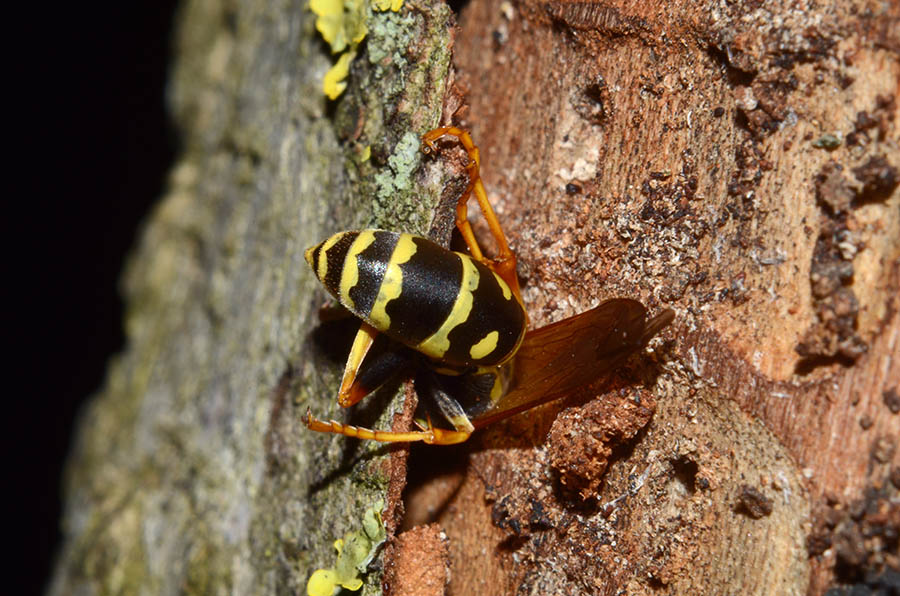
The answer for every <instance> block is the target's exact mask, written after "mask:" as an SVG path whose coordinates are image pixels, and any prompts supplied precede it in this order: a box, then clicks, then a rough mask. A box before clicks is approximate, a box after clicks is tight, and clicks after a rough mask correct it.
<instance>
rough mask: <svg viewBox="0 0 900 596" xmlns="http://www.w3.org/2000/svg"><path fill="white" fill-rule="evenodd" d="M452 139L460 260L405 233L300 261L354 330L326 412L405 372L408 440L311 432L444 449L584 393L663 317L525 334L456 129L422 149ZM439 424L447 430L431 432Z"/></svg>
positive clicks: (515, 292) (507, 258)
mask: <svg viewBox="0 0 900 596" xmlns="http://www.w3.org/2000/svg"><path fill="white" fill-rule="evenodd" d="M444 136H451V137H455V138H456V139H458V140H459V142H460V143H461V144H462V146H463V148H464V149H465V150H466V152H467V154H468V164H467V165H466V169H467V172H468V177H469V181H468V185H467V188H466V190H465V191H464V192H463V193H462V195H461V196H460V198H459V201H458V202H457V205H456V227H457V228H458V229H459V232H460V233H461V235H462V238H463V240H464V241H465V243H466V245H467V246H468V249H469V254H463V253H458V252H452V251H450V250H447V249H445V248H443V247H441V246H439V245H437V244H435V243H434V242H432V241H430V240H428V239H426V238H421V237H418V236H413V235H410V234H404V233H398V232H387V231H384V230H359V231H352V232H341V233H338V234H335V235H334V236H332V237H330V238H328V239H327V240H325V241H324V242H322V243H320V244H319V245H317V246H314V247H312V248H310V249H309V250H307V251H306V260H307V262H308V263H309V264H310V266H311V267H312V268H313V271H314V272H315V274H316V276H317V277H318V279H319V280H320V281H321V282H322V284H323V285H324V286H325V287H326V289H328V291H329V292H331V294H332V295H334V297H335V298H337V299H338V301H339V302H340V303H341V305H342V306H343V307H344V308H346V309H347V310H349V311H350V312H351V313H352V314H354V315H355V316H357V317H358V318H360V319H362V321H363V322H362V325H361V326H360V329H359V332H358V333H357V335H356V338H355V340H354V342H353V347H352V348H351V349H350V355H349V357H348V359H347V364H346V367H345V369H344V375H343V379H342V382H341V387H340V390H339V392H338V403H339V404H340V405H341V406H343V407H349V406H352V405H353V404H355V403H357V402H359V401H360V400H361V399H363V398H364V397H365V396H366V395H368V394H369V393H371V392H372V391H374V390H375V389H377V388H378V387H379V386H381V385H382V384H383V383H384V382H385V381H387V380H388V379H389V378H390V377H392V376H394V375H395V374H396V373H398V372H400V371H402V370H406V369H408V368H409V367H414V368H415V370H416V374H415V387H416V392H417V393H418V394H419V396H420V398H421V399H420V406H424V409H425V410H426V412H427V413H426V414H425V415H424V416H421V417H420V416H418V415H417V419H416V424H417V425H418V426H419V429H418V430H414V431H409V432H392V431H383V430H371V429H367V428H359V427H356V426H350V425H347V424H341V423H340V422H336V421H334V420H332V421H328V422H325V421H322V420H319V419H317V418H315V417H313V416H312V414H311V413H310V412H309V411H307V413H306V417H305V423H306V425H307V427H308V428H310V429H311V430H315V431H319V432H329V433H338V434H343V435H347V436H351V437H359V438H362V439H374V440H376V441H424V442H426V443H433V444H441V445H449V444H453V443H460V442H462V441H465V440H466V439H468V438H469V436H470V435H471V434H472V432H473V431H475V430H476V429H478V428H481V427H483V426H486V425H488V424H491V423H492V422H496V421H498V420H502V419H504V418H507V417H509V416H512V415H514V414H517V413H519V412H522V411H525V410H528V409H530V408H533V407H535V406H537V405H539V404H542V403H545V402H547V401H551V400H554V399H557V398H560V397H563V396H566V395H568V394H570V393H572V392H574V391H575V390H577V389H579V388H582V387H585V386H587V385H590V384H591V383H593V382H594V381H596V380H597V379H598V378H600V377H601V376H602V375H604V374H605V373H607V372H609V371H610V370H611V369H613V368H614V367H615V366H617V365H618V364H619V363H620V362H621V361H622V360H623V359H624V358H626V357H627V356H628V355H630V354H631V353H633V352H634V351H636V350H638V349H640V348H641V347H642V346H644V345H645V344H646V343H647V342H648V341H649V340H650V339H651V338H652V337H653V336H654V335H656V333H658V332H659V331H660V330H661V329H662V328H664V327H665V326H666V325H668V324H669V323H670V322H671V321H672V319H673V318H674V313H673V312H672V311H671V310H665V311H663V312H661V313H660V314H658V315H656V316H655V317H653V318H650V319H648V318H647V311H646V309H645V308H644V306H643V305H642V304H641V303H640V302H637V301H635V300H629V299H624V298H617V299H613V300H607V301H606V302H603V303H602V304H600V305H599V306H597V307H596V308H593V309H591V310H589V311H587V312H584V313H581V314H579V315H576V316H574V317H570V318H568V319H565V320H562V321H559V322H557V323H553V324H551V325H547V326H546V327H542V328H540V329H537V330H532V331H527V332H526V327H527V324H528V318H527V315H526V313H525V308H524V306H523V303H522V297H521V293H520V290H519V282H518V278H517V276H516V256H515V254H514V253H513V251H512V250H511V249H510V248H509V244H508V243H507V241H506V237H505V235H504V234H503V230H502V229H501V228H500V223H499V221H498V220H497V216H496V215H495V214H494V210H493V209H492V208H491V205H490V202H489V201H488V198H487V192H486V191H485V189H484V185H483V184H482V182H481V176H480V174H479V168H480V157H479V152H478V148H477V147H476V146H475V144H474V143H473V142H472V138H471V136H470V135H469V133H468V132H467V131H465V130H462V129H460V128H456V127H446V128H438V129H435V130H432V131H430V132H428V133H427V134H426V135H425V136H424V137H423V138H422V141H423V144H424V146H423V150H424V151H425V152H426V153H436V152H437V147H436V145H435V142H436V141H437V140H438V139H440V138H442V137H444ZM472 194H474V195H475V198H476V200H477V201H478V206H479V208H480V209H481V212H482V214H483V215H484V218H485V220H486V221H487V224H488V227H489V228H490V231H491V235H492V236H493V237H494V240H495V242H496V244H497V248H498V256H497V257H496V258H494V259H489V258H487V257H485V256H484V254H483V253H482V251H481V248H480V246H479V245H478V242H477V240H476V239H475V235H474V233H473V232H472V227H471V225H470V224H469V220H468V217H467V204H468V201H469V198H470V197H471V195H472ZM431 414H435V415H436V416H437V415H439V416H440V417H442V418H443V419H444V420H446V421H447V422H448V423H449V424H450V425H451V426H452V427H453V429H452V430H451V429H446V428H441V427H438V426H434V425H433V424H432V418H431Z"/></svg>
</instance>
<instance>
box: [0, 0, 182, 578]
mask: <svg viewBox="0 0 900 596" xmlns="http://www.w3.org/2000/svg"><path fill="white" fill-rule="evenodd" d="M41 7H42V8H31V9H28V10H31V11H34V12H32V13H31V14H19V15H8V18H7V20H6V28H7V31H8V32H9V33H11V35H7V36H5V38H6V44H7V45H8V46H9V48H8V51H7V53H6V56H5V60H4V62H5V63H6V64H7V67H8V68H10V69H11V71H12V72H11V74H12V75H13V76H12V77H11V81H12V84H10V85H9V86H8V87H7V88H6V93H5V95H6V97H7V99H11V100H12V103H13V105H14V108H13V110H10V111H9V112H8V116H7V117H8V118H9V119H10V120H9V121H7V122H6V124H7V127H5V128H6V131H5V132H6V134H4V135H3V138H4V142H5V144H6V146H7V147H6V148H7V151H8V152H11V153H12V154H13V157H12V158H11V159H9V160H8V161H6V167H4V171H5V173H6V176H7V180H9V181H12V184H11V185H9V186H11V187H12V192H8V193H7V195H6V197H5V201H4V203H5V206H6V210H5V213H4V217H3V221H4V224H5V225H4V226H3V227H4V229H6V234H4V235H3V238H4V241H5V242H4V244H6V245H7V246H6V250H5V253H6V254H5V255H4V256H5V258H4V262H5V264H6V266H5V267H4V269H5V270H6V271H7V273H6V275H4V276H3V277H4V282H5V284H4V285H5V291H4V295H5V297H6V299H5V300H4V303H6V308H5V309H4V310H5V312H6V314H7V317H8V324H7V325H6V326H5V329H4V332H5V333H4V335H5V342H4V344H5V346H6V350H5V351H6V352H7V353H8V354H9V355H10V356H11V359H9V360H6V361H5V363H4V364H5V366H4V370H6V373H7V375H9V376H10V377H11V378H12V379H13V381H14V382H13V383H12V388H11V390H9V392H8V393H7V395H6V399H5V400H4V402H5V404H7V406H8V407H11V408H12V411H11V412H10V411H7V412H6V414H5V416H3V418H4V419H5V422H6V424H7V425H8V427H9V429H8V430H7V431H6V432H4V433H3V436H4V439H5V440H6V442H7V443H8V444H7V445H6V446H5V449H4V450H3V452H4V454H5V455H6V457H7V459H8V461H9V462H11V464H12V465H11V466H10V467H9V468H8V470H7V475H6V477H5V479H4V482H3V486H4V487H5V492H6V493H7V494H8V495H12V497H13V505H12V507H11V508H10V509H8V510H7V511H6V512H5V513H6V515H8V516H9V517H10V518H11V519H12V521H13V523H12V527H13V530H14V531H13V533H12V535H11V536H10V535H9V534H8V535H7V536H8V539H7V540H6V543H7V544H8V545H9V546H11V548H12V551H13V560H12V561H9V562H8V564H7V566H6V568H7V569H8V570H10V571H11V572H12V574H11V575H12V577H13V583H12V588H10V587H9V585H8V584H7V588H6V589H4V592H5V593H9V594H39V593H41V592H43V590H44V588H45V586H46V582H47V580H48V579H49V576H50V570H51V567H52V562H53V558H54V556H55V553H56V549H57V548H58V542H59V539H60V533H59V528H60V504H61V501H60V497H61V493H60V490H61V484H60V480H61V473H62V466H63V463H64V459H65V457H66V454H67V453H68V451H69V448H70V445H71V442H72V440H73V425H74V423H75V420H76V417H77V415H78V413H79V411H80V408H81V407H82V406H83V405H84V404H85V403H86V400H87V399H88V398H89V397H90V396H91V395H92V394H93V393H95V392H96V391H98V390H99V389H100V388H101V386H102V383H103V380H104V376H105V370H106V364H107V361H108V359H109V357H110V356H111V355H113V354H115V353H116V352H118V351H120V350H122V348H123V346H124V336H123V332H122V302H121V298H120V295H119V292H118V287H117V284H118V279H119V277H120V273H121V270H122V266H123V264H124V261H125V258H126V256H127V255H128V253H129V251H131V250H132V247H133V246H134V245H135V241H136V238H137V236H138V234H139V230H140V226H141V222H142V220H143V219H144V218H145V217H146V216H147V214H148V213H149V211H150V209H151V208H152V206H153V204H154V203H155V202H156V200H157V199H158V197H159V196H160V195H161V193H162V192H163V191H164V189H165V181H166V175H167V171H168V169H169V167H170V166H171V164H172V162H173V159H174V156H175V154H176V152H177V139H176V138H175V135H174V133H173V131H172V126H171V123H170V121H169V119H168V117H167V115H166V111H165V85H166V76H167V68H168V63H169V60H170V53H171V52H170V49H171V48H170V45H171V43H170V42H171V38H172V26H173V23H174V20H175V14H176V13H175V2H174V1H173V0H161V1H145V0H139V1H136V2H99V3H90V2H88V3H51V4H48V5H43V4H42V5H41ZM38 10H40V11H41V12H37V11H38ZM10 149H11V151H10ZM9 538H11V540H10V539H9Z"/></svg>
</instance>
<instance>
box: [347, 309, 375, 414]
mask: <svg viewBox="0 0 900 596" xmlns="http://www.w3.org/2000/svg"><path fill="white" fill-rule="evenodd" d="M377 336H378V331H377V330H376V329H375V328H374V327H372V326H371V325H369V324H368V323H363V324H362V325H360V327H359V331H358V332H357V333H356V338H355V339H354V340H353V347H352V348H350V355H349V356H347V364H346V365H345V366H344V376H343V377H342V378H341V389H340V391H339V392H338V403H339V404H340V405H341V407H342V408H349V407H350V406H352V405H353V404H355V403H357V402H359V400H361V399H362V398H364V397H365V396H367V395H368V394H369V393H370V392H371V390H364V389H363V387H362V385H361V384H360V383H357V382H356V375H357V373H359V368H360V366H362V362H363V359H364V358H365V357H366V354H368V353H369V348H371V347H372V343H373V342H374V341H375V338H376V337H377Z"/></svg>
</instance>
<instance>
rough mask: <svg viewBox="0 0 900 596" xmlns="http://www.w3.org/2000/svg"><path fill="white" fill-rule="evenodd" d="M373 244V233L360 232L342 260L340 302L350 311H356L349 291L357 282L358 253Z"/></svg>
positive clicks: (369, 231)
mask: <svg viewBox="0 0 900 596" xmlns="http://www.w3.org/2000/svg"><path fill="white" fill-rule="evenodd" d="M373 242H375V232H373V231H372V230H362V231H361V232H360V233H359V236H357V237H356V240H354V241H353V244H351V245H350V248H349V249H348V250H347V256H346V257H345V258H344V267H343V270H342V271H341V288H340V293H341V300H342V301H343V303H344V306H346V307H347V308H349V309H350V310H352V311H355V310H356V304H354V303H353V298H351V297H350V290H352V289H353V287H354V286H356V283H357V282H358V281H359V264H358V262H357V257H358V256H359V253H361V252H362V251H364V250H366V249H367V248H369V246H370V245H371V244H372V243H373Z"/></svg>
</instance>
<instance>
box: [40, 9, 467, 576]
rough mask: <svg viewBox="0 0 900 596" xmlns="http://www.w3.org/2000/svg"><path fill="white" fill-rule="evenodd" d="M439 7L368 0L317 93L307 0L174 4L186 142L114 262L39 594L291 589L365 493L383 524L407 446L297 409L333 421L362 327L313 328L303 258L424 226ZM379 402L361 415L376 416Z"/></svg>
mask: <svg viewBox="0 0 900 596" xmlns="http://www.w3.org/2000/svg"><path fill="white" fill-rule="evenodd" d="M452 21H453V16H452V13H451V11H450V10H449V8H447V7H446V6H445V5H443V4H440V3H434V2H432V3H429V2H425V3H419V4H418V5H417V8H416V9H415V10H405V11H402V12H399V13H394V12H390V11H386V12H380V13H378V14H376V15H375V16H374V18H373V20H372V21H371V22H370V23H369V33H368V43H369V44H370V48H369V50H366V49H363V50H362V51H361V52H360V53H359V54H358V56H357V60H356V61H355V62H354V64H353V74H352V77H353V79H354V82H355V85H354V86H353V87H351V88H350V89H348V91H347V93H345V95H344V96H343V97H342V98H341V99H340V100H339V101H337V102H335V103H327V102H326V100H325V96H324V94H323V93H322V77H323V75H324V74H325V71H326V70H327V68H328V67H329V66H330V64H331V63H332V60H333V58H332V57H331V56H329V55H328V53H327V46H325V44H324V43H323V42H322V40H321V38H320V36H319V35H318V33H317V32H316V30H315V17H314V15H312V14H311V13H310V12H309V11H308V6H307V3H306V2H292V1H283V2H282V1H275V2H243V3H236V2H224V3H223V2H214V1H209V0H192V1H189V2H186V3H185V4H184V6H182V8H181V14H180V16H179V23H180V29H179V31H178V33H177V35H176V38H175V40H174V43H175V55H176V60H175V63H174V65H173V70H172V75H171V76H172V83H171V88H170V99H171V102H170V103H171V106H172V111H173V114H174V117H175V119H176V123H177V127H178V129H179V131H180V138H181V142H182V155H181V157H180V159H179V161H178V163H177V165H176V166H175V168H174V169H173V171H172V173H171V177H170V182H169V190H168V192H167V193H166V195H165V196H164V197H163V198H162V200H161V201H160V204H159V206H158V208H157V209H156V210H155V212H154V213H153V214H152V215H151V216H150V218H149V219H148V221H147V223H146V227H145V229H144V231H143V234H142V237H141V239H140V241H139V245H138V246H137V248H136V250H135V252H134V255H133V256H132V258H131V261H130V264H129V266H128V268H127V271H126V273H125V276H124V280H123V291H124V293H125V296H126V301H127V316H126V321H125V325H126V331H127V336H128V347H127V349H126V350H125V352H124V353H123V354H121V355H119V356H117V357H116V358H115V359H114V360H113V361H112V362H111V364H110V369H109V374H108V379H107V381H106V385H105V387H104V389H103V390H102V391H101V393H100V394H99V395H98V396H96V397H95V398H94V400H93V402H92V403H91V405H90V407H89V408H88V409H87V410H86V411H85V412H84V414H83V417H82V419H81V421H80V429H79V438H78V441H77V445H76V446H75V449H74V452H73V454H72V456H71V461H70V462H69V465H68V472H67V479H66V484H67V488H66V492H67V494H66V511H65V519H64V522H63V525H64V532H65V543H64V545H63V547H62V550H61V552H60V555H59V561H58V564H57V568H56V571H55V574H54V577H53V579H52V584H51V587H50V590H49V592H50V593H51V594H71V593H79V594H88V593H104V594H112V593H115V594H137V593H146V594H175V593H185V592H187V593H196V594H226V593H230V594H287V593H305V592H306V581H307V578H308V577H309V576H310V573H311V572H312V571H313V570H314V569H316V568H327V567H330V566H332V565H334V564H335V555H336V552H335V549H334V546H333V543H334V541H335V539H336V538H340V537H342V536H343V535H345V533H347V532H354V531H359V530H360V529H361V528H360V524H361V521H362V518H363V514H364V512H365V511H366V509H368V508H370V507H372V506H373V505H374V504H375V503H377V502H378V501H379V500H383V501H385V502H387V503H389V505H388V507H387V508H386V510H385V514H384V515H385V517H384V521H385V524H386V525H387V526H388V529H389V530H393V527H394V526H396V523H397V521H396V520H397V519H398V518H397V514H398V513H399V511H397V509H396V506H397V504H398V503H399V502H400V501H399V491H400V489H401V488H402V483H403V481H404V480H405V454H406V451H405V450H404V449H385V448H384V447H382V446H379V445H377V444H372V443H360V442H354V441H347V440H344V439H342V438H339V437H333V436H326V435H320V434H316V433H311V432H309V431H307V430H306V428H305V427H304V426H303V424H302V423H301V416H302V415H303V414H304V413H305V412H306V409H307V407H311V408H312V409H313V411H314V412H317V413H318V414H319V415H321V416H338V414H337V412H335V409H336V404H335V401H334V398H335V394H336V389H335V388H336V387H337V382H338V379H339V374H340V371H341V369H342V362H340V361H339V360H340V359H341V358H342V357H345V355H346V349H347V346H346V342H347V341H349V339H350V338H352V333H353V332H354V329H352V326H343V327H342V326H341V325H340V324H338V325H336V326H332V327H325V326H318V316H317V311H318V309H319V307H320V306H322V305H323V304H324V303H325V294H324V292H323V291H322V290H320V289H319V284H318V282H317V281H316V280H315V278H314V277H313V274H312V272H311V271H310V270H309V267H308V266H307V264H306V262H305V261H304V258H303V253H304V250H305V249H306V248H307V247H309V246H311V245H314V244H316V243H318V242H320V241H321V240H323V239H324V238H325V237H327V236H328V235H330V234H332V233H335V232H338V231H340V230H345V229H353V228H355V227H379V226H380V227H400V228H403V229H409V230H411V231H420V232H424V231H425V230H427V229H428V226H429V224H430V220H431V217H432V212H433V206H434V204H435V203H436V201H437V200H438V199H439V197H440V192H441V190H442V188H443V186H444V184H443V182H442V181H441V179H440V177H439V176H435V175H429V172H434V171H437V170H436V165H437V163H436V162H432V163H434V164H435V166H432V168H431V169H428V168H425V169H424V170H423V168H422V167H421V163H420V162H421V160H420V152H419V147H418V140H417V136H418V135H420V134H422V133H424V132H425V131H427V130H428V129H430V128H433V127H434V126H435V125H436V124H437V123H438V120H439V118H440V115H441V110H442V105H443V98H444V94H445V86H446V82H447V80H448V75H449V65H450V49H451V47H452V38H451V33H452V26H451V25H452ZM376 50H377V54H376V53H375V51H376ZM368 156H371V157H368ZM367 157H368V158H367ZM314 330H317V331H315V332H314ZM341 352H343V353H341ZM380 397H381V399H378V400H373V401H372V402H371V404H370V405H369V406H368V407H364V408H362V409H361V411H360V412H357V417H356V418H355V419H354V421H356V422H358V423H365V424H369V425H374V426H382V427H390V426H391V424H392V419H393V416H394V412H395V411H396V409H397V406H396V405H395V406H392V407H386V404H387V402H388V400H387V399H386V398H389V397H390V396H389V395H388V394H387V393H385V394H383V395H381V396H380ZM399 403H402V401H401V402H399ZM407 423H408V421H407ZM392 482H393V484H391V483H392ZM390 486H394V487H396V488H395V489H394V491H393V498H389V497H390V495H389V494H388V493H389V487H390ZM374 567H375V569H373V571H372V573H370V574H368V575H367V576H366V577H365V582H366V583H365V585H364V587H363V593H364V594H376V593H380V591H381V583H380V576H381V573H380V572H379V571H378V568H379V567H380V559H379V560H377V561H376V564H375V565H374Z"/></svg>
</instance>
